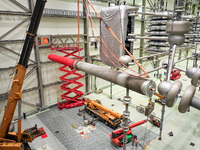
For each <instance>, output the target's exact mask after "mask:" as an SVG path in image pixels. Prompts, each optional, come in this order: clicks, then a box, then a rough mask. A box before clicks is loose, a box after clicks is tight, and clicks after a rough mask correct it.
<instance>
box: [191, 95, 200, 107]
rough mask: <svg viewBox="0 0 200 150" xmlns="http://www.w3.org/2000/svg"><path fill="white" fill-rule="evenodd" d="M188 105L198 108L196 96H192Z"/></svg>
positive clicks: (199, 101)
mask: <svg viewBox="0 0 200 150" xmlns="http://www.w3.org/2000/svg"><path fill="white" fill-rule="evenodd" d="M190 106H192V107H194V108H196V109H198V110H200V99H199V98H197V97H193V98H192V100H191V103H190Z"/></svg>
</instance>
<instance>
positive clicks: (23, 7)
mask: <svg viewBox="0 0 200 150" xmlns="http://www.w3.org/2000/svg"><path fill="white" fill-rule="evenodd" d="M11 1H12V2H13V3H15V4H16V5H17V6H19V7H20V8H22V9H23V10H25V11H27V12H29V11H30V10H29V9H28V8H26V7H25V6H24V5H22V4H21V3H19V2H18V1H16V0H11Z"/></svg>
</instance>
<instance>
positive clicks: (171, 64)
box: [158, 44, 176, 140]
mask: <svg viewBox="0 0 200 150" xmlns="http://www.w3.org/2000/svg"><path fill="white" fill-rule="evenodd" d="M175 52H176V44H175V45H173V47H172V54H171V59H170V60H169V64H168V70H167V77H166V79H167V81H170V76H171V71H172V69H173V64H174V56H175ZM169 55H170V54H169ZM169 58H170V56H169ZM164 114H165V98H164V99H163V100H162V114H161V121H160V134H159V138H158V139H159V140H161V139H162V129H163V121H164Z"/></svg>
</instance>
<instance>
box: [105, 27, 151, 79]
mask: <svg viewBox="0 0 200 150" xmlns="http://www.w3.org/2000/svg"><path fill="white" fill-rule="evenodd" d="M107 29H108V30H109V31H110V32H111V34H112V35H113V36H114V38H115V39H116V40H117V41H118V42H119V43H120V44H121V46H122V47H123V48H124V49H125V51H126V52H127V53H128V54H129V56H131V58H132V59H133V60H134V62H135V63H136V64H137V65H138V67H140V69H141V70H142V71H143V72H144V73H145V74H146V76H147V77H149V75H148V74H147V73H146V71H145V70H144V69H143V68H142V66H140V64H139V63H138V62H137V60H136V59H135V58H134V57H133V55H132V54H131V53H130V52H129V51H128V50H127V49H126V47H125V46H124V45H123V44H122V43H121V41H120V40H119V39H118V38H117V36H116V35H115V33H114V32H113V31H112V30H111V28H110V27H109V26H108V27H107Z"/></svg>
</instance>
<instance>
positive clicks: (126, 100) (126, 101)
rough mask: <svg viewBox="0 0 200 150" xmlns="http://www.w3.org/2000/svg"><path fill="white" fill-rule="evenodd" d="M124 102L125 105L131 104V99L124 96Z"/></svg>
mask: <svg viewBox="0 0 200 150" xmlns="http://www.w3.org/2000/svg"><path fill="white" fill-rule="evenodd" d="M123 100H124V101H123V102H124V103H125V104H129V103H130V102H131V97H127V96H124V98H123Z"/></svg>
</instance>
